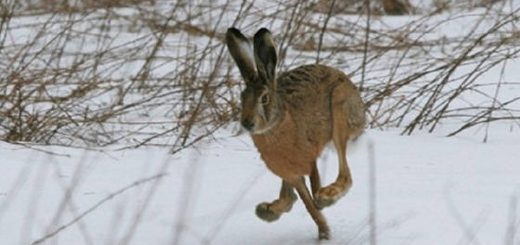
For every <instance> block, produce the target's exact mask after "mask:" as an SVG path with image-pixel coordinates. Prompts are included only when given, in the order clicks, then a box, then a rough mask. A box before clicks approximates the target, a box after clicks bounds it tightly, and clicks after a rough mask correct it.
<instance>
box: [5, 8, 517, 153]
mask: <svg viewBox="0 0 520 245" xmlns="http://www.w3.org/2000/svg"><path fill="white" fill-rule="evenodd" d="M58 2H60V1H54V3H58ZM325 2H330V3H334V5H328V7H329V8H328V10H329V11H328V12H324V13H321V12H322V11H319V12H316V3H313V2H308V1H303V0H293V1H288V2H283V3H281V2H279V1H273V2H268V3H265V5H262V4H260V5H255V4H254V3H249V2H247V1H233V0H229V1H228V2H225V3H206V2H203V1H200V2H193V1H192V2H188V1H177V2H169V1H147V2H140V3H139V4H137V3H136V2H135V1H131V0H125V1H123V0H118V1H115V0H114V1H103V2H97V3H96V4H98V5H96V7H93V5H88V4H89V3H90V1H85V2H75V1H65V3H67V4H69V5H71V6H72V5H73V4H80V3H81V4H80V5H74V6H76V7H74V8H75V9H74V11H57V10H56V11H54V10H53V11H46V12H45V11H44V12H42V13H39V14H38V15H36V16H34V12H31V11H32V10H31V8H29V7H27V8H26V9H21V10H20V6H19V3H18V2H16V1H6V2H5V3H4V2H3V4H2V11H1V16H0V17H1V19H0V30H1V32H0V33H1V35H0V43H1V44H2V45H1V47H2V50H1V52H0V60H1V61H0V139H2V140H4V141H10V142H20V141H24V142H35V143H41V144H59V145H74V146H106V145H111V144H119V145H123V146H124V147H139V146H142V145H159V146H166V145H168V146H171V145H173V149H172V152H176V151H178V150H180V149H183V148H185V147H188V146H190V145H191V144H193V143H194V142H197V141H198V140H201V139H203V138H204V137H205V136H208V135H211V134H212V133H213V132H214V131H215V130H217V129H218V128H219V127H221V126H222V125H224V124H226V123H228V122H230V121H233V120H236V118H237V115H238V113H239V100H238V93H239V91H240V88H241V82H240V81H238V80H235V79H238V76H236V71H235V70H233V66H232V65H231V63H230V62H229V61H230V60H229V57H228V56H227V54H226V53H225V49H224V46H223V45H222V41H221V39H222V36H223V33H224V32H225V30H226V28H227V27H229V26H231V25H237V26H239V27H242V28H243V29H245V30H252V29H256V28H258V26H259V25H262V26H267V27H270V28H271V29H273V33H274V34H275V38H276V39H277V40H276V41H277V43H278V44H279V47H278V51H279V57H280V62H279V69H280V70H282V71H283V70H287V69H290V68H293V67H294V66H297V65H300V64H303V63H312V62H318V63H326V64H329V65H332V66H335V67H338V68H340V69H344V70H345V71H347V72H351V75H352V76H353V79H354V81H358V82H361V80H362V81H363V85H362V89H363V94H364V97H365V100H366V102H367V107H368V113H369V115H370V119H371V126H372V127H389V126H398V127H402V128H403V129H404V130H403V132H404V133H412V132H414V131H415V130H418V129H428V130H429V131H433V130H435V129H436V128H437V127H438V125H439V124H442V123H443V122H453V121H456V122H457V123H458V128H456V129H454V130H453V132H452V133H451V134H450V135H454V134H457V133H459V132H461V131H463V130H465V129H468V128H471V127H474V126H477V125H485V124H489V123H492V122H497V121H509V122H513V123H515V124H518V119H519V114H518V113H519V112H518V110H517V109H515V108H517V107H515V106H517V104H518V100H519V98H518V96H510V95H507V96H506V95H505V94H504V93H503V91H505V89H506V88H510V87H511V86H518V83H516V82H515V81H504V79H503V78H500V77H499V78H494V79H492V80H489V81H486V82H483V81H482V77H483V76H484V75H486V74H488V72H489V71H492V70H496V69H502V70H503V71H504V72H506V71H507V66H508V62H509V61H511V60H514V59H517V58H518V52H519V49H518V48H517V47H518V40H519V34H518V33H520V32H519V31H518V28H517V26H516V24H515V23H516V22H515V21H517V20H518V10H510V11H507V10H503V9H504V6H505V5H504V4H502V5H496V4H495V5H492V6H495V7H489V8H487V9H486V11H485V12H484V13H483V14H481V16H480V17H479V18H480V20H477V21H475V25H474V26H473V27H471V29H470V31H469V32H466V33H463V34H461V35H452V36H450V37H443V36H442V35H437V34H435V33H437V32H439V30H440V29H441V28H442V27H443V26H447V25H449V24H450V23H452V22H456V21H457V20H458V19H459V18H463V17H464V14H462V15H446V17H447V18H446V19H442V20H436V16H437V15H438V13H439V11H438V10H437V9H434V10H432V11H431V12H429V13H426V14H423V15H422V16H420V17H416V18H412V19H411V21H409V22H408V23H405V25H404V26H403V25H401V26H399V27H395V28H391V27H390V28H389V27H384V28H383V26H384V24H382V23H381V21H382V20H381V19H380V17H378V16H377V15H378V13H377V12H376V13H372V12H371V11H369V12H368V13H371V14H374V18H371V20H370V21H366V19H365V18H364V17H363V16H364V15H363V13H364V12H361V15H359V16H361V18H349V16H348V15H345V14H343V13H342V12H336V11H335V9H336V8H335V6H336V5H335V4H336V2H337V3H338V4H340V5H341V4H345V3H339V2H340V1H325ZM24 3H29V2H24ZM30 3H31V4H43V3H45V1H33V2H30ZM61 3H63V2H61ZM318 3H322V2H318ZM82 4H83V5H82ZM51 5H52V4H51ZM54 5H56V4H54ZM26 6H30V5H29V4H26ZM272 6H276V8H272ZM324 6H325V5H324ZM338 6H339V5H338ZM370 6H371V7H370V10H372V8H373V6H372V5H370ZM376 7H377V6H376ZM365 8H366V6H365ZM17 11H18V12H17ZM31 13H32V15H31ZM467 16H472V14H468V15H467ZM34 18H38V20H39V21H38V22H34ZM371 22H372V24H371ZM359 77H364V78H366V79H359ZM501 77H502V76H501ZM467 94H478V95H480V97H481V100H480V101H479V102H476V101H464V100H465V99H464V98H465V96H466V95H467Z"/></svg>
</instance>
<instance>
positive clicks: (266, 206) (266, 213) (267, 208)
mask: <svg viewBox="0 0 520 245" xmlns="http://www.w3.org/2000/svg"><path fill="white" fill-rule="evenodd" d="M272 206H273V204H271V203H268V202H263V203H260V204H258V205H257V206H256V216H258V218H260V219H262V220H264V221H267V222H273V221H275V220H277V219H278V218H280V215H281V213H280V212H275V211H274V210H273V209H272Z"/></svg>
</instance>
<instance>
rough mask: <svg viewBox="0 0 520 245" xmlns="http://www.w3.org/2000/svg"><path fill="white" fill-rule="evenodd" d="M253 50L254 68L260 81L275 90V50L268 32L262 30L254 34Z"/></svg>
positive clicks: (264, 29)
mask: <svg viewBox="0 0 520 245" xmlns="http://www.w3.org/2000/svg"><path fill="white" fill-rule="evenodd" d="M254 48H255V61H256V68H257V70H258V75H259V77H260V79H262V80H263V81H264V82H267V83H268V84H270V85H273V86H274V88H276V84H275V70H276V61H277V57H276V48H275V47H274V43H273V38H272V37H271V32H270V31H269V30H267V29H266V28H262V29H260V30H258V31H257V32H256V34H255V37H254Z"/></svg>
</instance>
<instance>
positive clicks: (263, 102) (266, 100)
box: [260, 94, 269, 105]
mask: <svg viewBox="0 0 520 245" xmlns="http://www.w3.org/2000/svg"><path fill="white" fill-rule="evenodd" d="M260 101H261V102H262V104H263V105H266V104H268V103H269V95H268V94H264V95H262V97H261V98H260Z"/></svg>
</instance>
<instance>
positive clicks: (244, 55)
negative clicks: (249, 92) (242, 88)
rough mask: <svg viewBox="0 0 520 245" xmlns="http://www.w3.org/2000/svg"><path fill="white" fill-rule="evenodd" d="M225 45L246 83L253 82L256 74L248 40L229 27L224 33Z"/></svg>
mask: <svg viewBox="0 0 520 245" xmlns="http://www.w3.org/2000/svg"><path fill="white" fill-rule="evenodd" d="M226 45H227V47H228V50H229V53H231V56H232V57H233V59H234V60H235V63H236V64H237V66H238V69H239V70H240V74H242V77H243V78H244V80H245V81H246V83H251V82H254V81H255V80H256V77H257V74H256V70H255V61H254V58H253V51H252V50H251V44H250V43H249V40H247V38H246V37H245V36H244V35H242V33H241V32H240V31H239V30H238V29H236V28H234V27H231V28H229V29H228V30H227V32H226Z"/></svg>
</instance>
